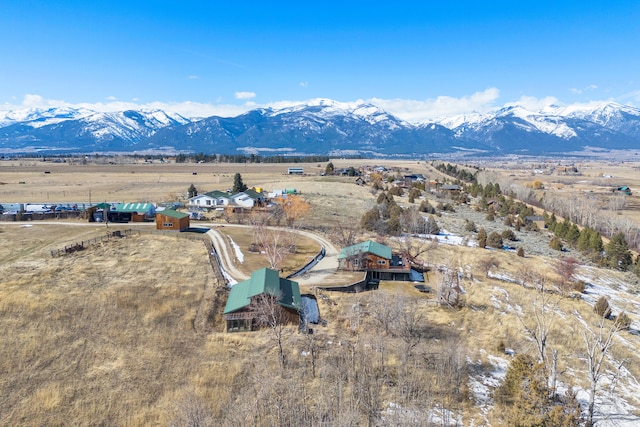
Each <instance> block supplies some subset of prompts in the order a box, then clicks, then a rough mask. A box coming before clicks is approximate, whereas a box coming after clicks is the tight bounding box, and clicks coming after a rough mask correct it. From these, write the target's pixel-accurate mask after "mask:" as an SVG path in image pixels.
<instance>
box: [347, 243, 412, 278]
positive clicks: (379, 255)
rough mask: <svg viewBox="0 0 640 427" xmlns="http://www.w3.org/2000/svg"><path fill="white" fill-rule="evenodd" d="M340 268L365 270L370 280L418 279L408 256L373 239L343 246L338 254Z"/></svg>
mask: <svg viewBox="0 0 640 427" xmlns="http://www.w3.org/2000/svg"><path fill="white" fill-rule="evenodd" d="M338 268H339V269H341V270H350V271H365V272H367V279H368V280H401V281H415V280H416V275H415V274H413V273H412V270H411V264H410V263H409V261H408V260H407V258H406V257H404V256H402V255H400V254H394V253H393V252H392V250H391V248H390V247H389V246H386V245H383V244H381V243H378V242H374V241H373V240H367V241H366V242H362V243H357V244H355V245H351V246H347V247H346V248H343V249H342V250H341V251H340V254H338ZM422 280H424V278H423V279H422Z"/></svg>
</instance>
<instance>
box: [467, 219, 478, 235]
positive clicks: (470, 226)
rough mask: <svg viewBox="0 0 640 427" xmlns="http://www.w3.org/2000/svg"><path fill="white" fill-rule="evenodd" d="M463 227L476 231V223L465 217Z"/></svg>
mask: <svg viewBox="0 0 640 427" xmlns="http://www.w3.org/2000/svg"><path fill="white" fill-rule="evenodd" d="M464 229H465V230H466V231H471V232H474V233H475V232H476V231H477V229H476V223H475V222H473V221H470V220H468V219H467V220H465V224H464Z"/></svg>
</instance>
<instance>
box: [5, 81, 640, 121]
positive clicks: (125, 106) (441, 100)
mask: <svg viewBox="0 0 640 427" xmlns="http://www.w3.org/2000/svg"><path fill="white" fill-rule="evenodd" d="M255 96H256V95H255V93H253V92H237V93H236V98H238V99H239V100H242V101H244V102H238V103H229V102H227V103H224V101H223V100H222V99H221V98H218V99H215V100H213V101H212V102H211V103H203V102H193V101H183V102H161V101H155V102H148V103H140V102H138V100H137V99H133V100H131V101H121V100H118V99H116V98H115V97H108V98H107V99H106V101H104V102H98V103H78V104H72V103H69V102H66V101H61V100H52V99H45V98H43V97H42V96H40V95H35V94H28V95H25V96H24V98H23V100H22V101H19V100H16V101H15V103H13V104H10V103H4V104H0V110H2V111H9V110H23V109H28V108H52V107H67V108H86V109H89V110H93V111H99V112H112V111H124V110H135V109H143V110H164V111H167V112H173V113H178V114H180V115H182V116H185V117H210V116H220V117H235V116H238V115H240V114H243V113H246V112H247V111H249V110H252V109H257V108H273V109H281V108H286V107H292V106H296V105H299V104H302V103H309V102H313V103H318V102H321V101H322V100H320V99H313V100H311V99H308V100H282V101H277V102H272V103H268V104H259V103H256V102H254V101H251V98H253V97H255ZM499 96H500V91H499V90H498V89H497V88H489V89H486V90H484V91H480V92H476V93H474V94H471V95H468V96H463V97H460V98H455V97H451V96H439V97H437V98H432V99H426V100H413V99H380V98H371V99H367V100H355V101H351V102H340V103H339V104H341V105H342V106H344V108H355V107H356V106H357V105H358V104H359V103H363V102H367V103H371V104H374V105H376V106H378V107H380V108H381V109H383V110H385V111H387V112H389V113H390V114H393V115H394V116H396V117H398V118H400V119H402V120H406V121H408V122H412V123H418V122H429V121H436V120H438V119H443V118H450V117H452V116H456V115H461V114H469V113H473V112H477V113H487V112H489V111H492V110H495V109H497V108H500V107H502V105H497V104H496V101H497V100H498V98H499ZM325 101H326V102H333V101H331V100H325ZM619 101H620V102H625V101H626V103H628V104H633V103H640V91H632V92H629V93H627V94H626V95H625V96H624V100H623V99H619ZM594 102H595V101H594ZM551 104H556V105H564V104H563V103H562V102H560V101H559V100H558V99H557V98H555V97H552V96H547V97H543V98H537V97H532V96H522V97H521V98H520V99H518V100H516V101H514V102H508V103H506V104H505V105H504V106H511V105H520V106H522V107H524V108H526V109H529V110H533V111H539V110H542V109H544V108H545V107H547V106H549V105H551ZM565 106H566V105H565Z"/></svg>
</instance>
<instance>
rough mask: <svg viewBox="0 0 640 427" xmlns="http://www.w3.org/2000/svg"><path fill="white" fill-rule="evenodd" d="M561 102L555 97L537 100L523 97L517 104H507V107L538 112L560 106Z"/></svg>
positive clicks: (531, 97) (532, 97) (533, 97)
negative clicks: (514, 106)
mask: <svg viewBox="0 0 640 427" xmlns="http://www.w3.org/2000/svg"><path fill="white" fill-rule="evenodd" d="M558 104H560V101H559V100H558V98H556V97H554V96H545V97H544V98H536V97H535V96H521V97H520V99H518V100H517V101H515V102H507V103H506V104H505V107H509V106H513V105H519V106H521V107H524V108H526V109H527V110H532V111H538V110H542V109H543V108H545V107H548V106H550V105H558Z"/></svg>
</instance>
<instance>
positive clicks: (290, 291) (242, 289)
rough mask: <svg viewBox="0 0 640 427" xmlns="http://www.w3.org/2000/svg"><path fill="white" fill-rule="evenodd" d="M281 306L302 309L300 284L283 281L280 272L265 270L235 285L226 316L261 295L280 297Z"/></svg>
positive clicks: (228, 301)
mask: <svg viewBox="0 0 640 427" xmlns="http://www.w3.org/2000/svg"><path fill="white" fill-rule="evenodd" d="M280 293H282V298H281V299H280V301H279V304H280V305H282V306H283V307H288V308H293V309H295V310H301V309H302V298H301V297H300V288H299V287H298V282H294V281H292V280H288V279H283V278H281V277H280V276H279V274H278V272H277V271H275V270H271V269H270V268H263V269H260V270H256V271H254V272H253V273H251V278H249V279H247V280H245V281H244V282H240V283H238V284H236V285H233V287H232V288H231V291H230V292H229V298H228V299H227V305H226V306H225V307H224V314H227V313H233V312H234V311H238V310H240V309H242V308H244V307H247V306H248V305H249V304H251V297H254V296H257V295H260V294H269V295H275V296H277V295H279V294H280Z"/></svg>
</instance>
